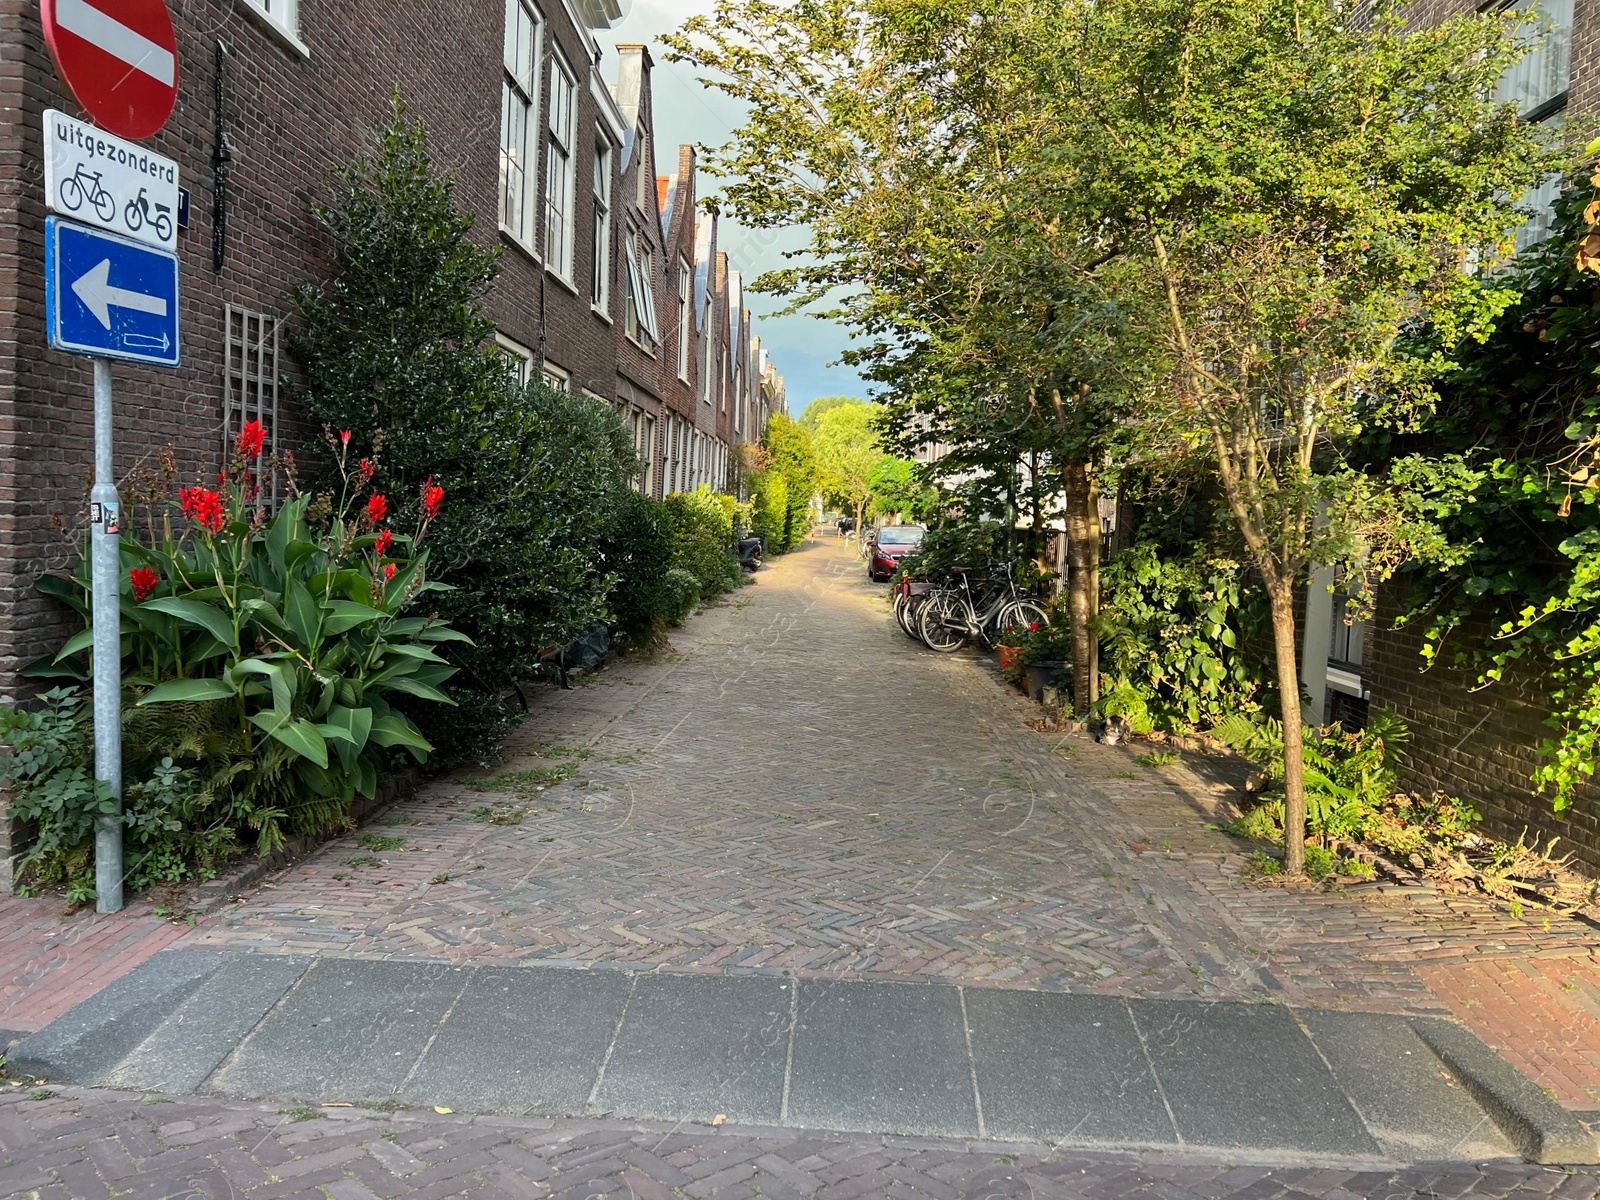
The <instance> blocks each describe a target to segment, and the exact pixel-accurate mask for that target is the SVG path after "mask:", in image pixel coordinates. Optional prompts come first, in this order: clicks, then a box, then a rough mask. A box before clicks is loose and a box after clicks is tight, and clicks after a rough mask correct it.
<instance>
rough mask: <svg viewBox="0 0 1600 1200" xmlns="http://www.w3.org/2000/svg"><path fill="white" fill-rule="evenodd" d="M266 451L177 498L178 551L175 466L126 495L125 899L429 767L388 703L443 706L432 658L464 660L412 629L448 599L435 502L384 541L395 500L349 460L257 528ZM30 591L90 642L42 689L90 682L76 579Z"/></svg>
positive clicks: (415, 735)
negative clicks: (408, 762)
mask: <svg viewBox="0 0 1600 1200" xmlns="http://www.w3.org/2000/svg"><path fill="white" fill-rule="evenodd" d="M263 436H264V431H263V430H262V429H261V428H260V426H259V425H258V424H255V423H251V425H249V426H247V427H246V428H245V430H244V431H242V432H241V434H240V437H239V442H238V445H237V446H236V447H235V452H234V457H233V461H232V463H231V465H230V468H229V470H228V471H227V472H225V473H224V477H223V480H222V486H221V490H220V491H211V490H209V489H206V488H201V487H196V488H185V489H183V490H182V491H181V493H180V497H181V503H182V509H183V512H184V514H185V517H186V518H187V519H186V520H185V519H181V518H180V523H179V524H178V532H177V533H174V532H173V521H172V520H171V513H170V510H168V509H167V508H166V507H165V506H166V504H167V502H168V500H169V495H168V493H167V492H166V491H165V490H163V488H164V487H165V486H166V483H170V477H171V476H173V475H175V474H176V471H175V468H174V469H173V470H171V471H169V472H168V473H167V474H166V475H164V476H163V479H164V480H166V483H159V482H158V483H157V484H153V485H151V490H148V491H146V492H145V493H144V494H142V495H138V494H131V495H130V504H129V506H128V516H129V532H128V533H127V534H125V535H124V537H123V538H122V541H121V553H122V561H123V566H124V569H125V570H124V574H123V579H122V587H123V589H124V592H123V597H122V602H121V604H122V651H123V664H122V677H123V684H124V687H125V688H126V689H127V692H128V701H127V703H126V704H125V706H124V707H125V708H131V709H132V712H130V713H129V715H128V717H127V719H126V720H127V724H128V727H129V728H128V731H127V742H128V745H127V747H126V753H125V758H126V759H127V761H128V762H130V763H133V764H136V765H138V770H139V772H141V774H139V775H135V776H134V777H135V778H143V779H144V780H145V782H142V783H140V784H138V785H135V786H134V787H131V788H130V789H129V791H128V797H127V799H128V813H129V821H130V830H131V840H132V841H133V843H134V844H135V845H136V846H143V847H145V852H144V853H145V857H146V858H148V860H149V863H148V865H147V866H146V867H145V868H143V874H139V873H138V871H136V872H135V873H134V874H133V875H132V876H130V878H131V880H132V882H134V884H135V886H138V884H139V883H140V881H142V880H148V879H151V878H156V877H168V878H170V877H175V874H176V873H181V871H182V870H183V869H184V868H183V864H184V863H185V862H192V863H195V864H197V865H201V866H204V865H205V864H208V863H209V862H210V861H211V860H213V859H215V858H216V857H217V856H218V855H219V854H222V853H226V852H227V851H228V850H229V849H231V847H232V843H233V841H234V839H235V838H237V837H239V836H240V835H241V834H242V832H243V830H244V829H245V828H249V829H251V830H253V831H254V833H255V838H256V844H257V846H258V848H259V849H260V850H261V851H262V852H269V851H271V850H274V849H276V848H277V847H279V846H281V845H282V844H283V841H284V838H285V836H286V834H288V833H316V832H321V831H323V830H325V829H328V828H330V827H333V826H335V825H338V824H339V823H341V822H343V821H344V820H345V819H346V817H347V814H348V813H349V811H350V809H351V807H352V805H353V803H354V801H355V797H356V796H357V795H362V796H372V795H374V794H376V790H377V785H378V780H379V777H380V775H381V774H382V773H383V772H384V771H385V770H386V769H387V767H388V765H389V760H390V758H391V756H392V755H393V754H394V753H395V752H397V751H401V750H404V751H406V752H409V753H410V755H411V756H412V757H413V758H414V759H415V760H416V761H418V762H421V761H423V760H424V759H426V757H427V756H428V753H429V752H430V750H431V749H432V747H431V745H430V744H429V742H428V741H427V739H426V738H425V737H424V736H423V735H422V734H421V732H420V731H419V730H418V729H417V727H416V725H415V724H414V723H413V721H412V720H411V719H410V718H409V717H408V716H407V715H406V714H405V713H404V712H403V711H401V709H399V708H398V707H397V706H396V702H397V701H399V700H401V699H402V698H405V699H416V700H427V701H435V702H439V703H444V704H447V703H448V696H447V695H446V694H445V693H444V692H443V691H442V690H441V688H442V686H443V685H444V684H445V683H446V681H448V680H449V679H450V677H451V676H452V675H454V674H455V669H454V668H453V667H451V666H450V665H449V664H447V663H446V662H445V661H444V660H443V659H442V658H441V657H440V655H439V653H438V648H439V647H440V646H443V645H446V644H466V639H465V638H464V636H463V635H462V634H461V633H459V632H457V631H456V630H454V629H452V628H451V627H450V625H449V624H448V623H447V622H445V621H443V620H441V619H440V618H439V616H438V615H437V614H436V613H431V612H430V613H426V614H425V615H410V613H409V612H408V610H411V609H414V608H418V607H421V606H422V602H423V601H424V599H425V598H428V597H430V596H432V595H434V594H439V593H442V592H444V591H445V590H446V589H445V587H444V585H442V584H440V583H437V582H434V581H432V580H430V579H429V578H428V557H429V552H428V550H427V549H425V548H424V542H425V541H426V538H427V534H428V531H429V526H430V524H431V519H432V515H433V514H434V513H435V512H436V511H442V510H441V509H440V505H441V504H442V503H443V497H442V496H441V495H439V494H437V493H434V494H431V495H429V496H422V497H419V498H418V500H417V502H416V504H415V508H416V510H417V511H416V512H415V513H414V514H413V515H412V521H411V523H412V525H413V528H414V529H415V530H416V532H415V534H414V535H404V534H401V535H396V534H395V532H394V530H393V529H392V528H389V527H388V526H387V524H386V521H387V514H388V510H389V507H390V502H389V500H388V498H387V497H384V496H382V495H381V494H379V493H375V492H369V485H370V478H371V471H370V469H369V468H368V467H365V466H363V467H357V468H355V469H353V470H350V469H347V462H346V457H345V456H344V455H341V458H340V460H339V464H338V465H339V470H340V473H341V481H340V482H341V489H340V493H339V496H338V499H337V501H335V500H334V499H333V498H332V497H331V496H330V495H323V496H320V497H315V498H313V497H312V496H310V495H307V494H305V493H295V494H293V495H292V496H291V498H290V499H289V500H288V501H287V502H286V503H285V504H284V505H283V506H282V507H281V508H279V509H278V511H277V512H275V513H273V514H271V515H270V516H268V515H267V514H266V513H265V512H264V511H262V510H261V509H259V508H257V507H256V501H257V498H258V496H259V489H260V481H259V478H258V475H257V470H256V464H255V457H254V449H255V448H259V439H260V438H261V437H263ZM393 507H394V508H395V509H396V510H398V509H400V507H401V502H398V501H397V502H395V504H394V506H393ZM352 509H355V510H357V511H358V512H359V515H355V514H354V513H352ZM141 510H142V511H143V513H144V519H143V521H141V520H140V512H141ZM158 511H159V514H160V516H161V520H160V522H159V526H158V523H157V520H156V516H157V512H158ZM141 525H142V526H143V528H144V530H145V532H146V534H147V536H148V537H150V539H151V540H150V541H149V542H148V543H145V542H141V541H140V540H139V538H138V536H137V531H138V530H139V529H140V527H141ZM158 529H159V532H158ZM38 586H39V588H40V590H41V591H44V592H45V593H46V594H49V595H52V596H55V597H57V598H59V599H61V600H63V601H65V602H66V603H67V604H69V605H71V606H72V607H73V608H75V609H76V610H77V612H78V613H79V615H80V616H81V617H82V618H83V619H84V622H85V626H86V628H85V629H84V630H83V631H82V632H81V633H79V634H78V635H76V636H75V637H73V638H71V639H70V640H69V641H68V642H67V644H66V645H65V646H64V647H63V648H62V649H61V651H60V653H59V654H58V655H56V657H55V659H54V660H53V661H52V662H51V663H48V664H40V665H36V669H37V671H38V672H39V673H54V674H61V673H63V672H71V673H76V674H78V675H80V676H83V677H87V673H88V663H87V661H86V658H87V652H88V648H89V645H90V642H91V637H92V635H91V632H90V630H89V629H88V628H87V624H88V615H89V581H88V565H87V562H85V561H80V562H79V564H78V566H77V569H76V571H75V573H74V575H73V577H72V578H70V579H66V578H60V577H56V576H45V577H42V578H41V579H40V580H39V581H38ZM174 763H178V764H181V768H180V767H176V766H174V765H173V764H174ZM56 773H58V774H59V775H60V780H61V785H62V786H64V787H68V788H73V787H76V786H77V785H76V783H75V782H74V781H75V780H76V779H77V776H78V769H77V768H69V767H68V766H67V765H65V764H61V765H60V766H59V770H58V772H56ZM202 810H204V811H203V812H202ZM80 825H81V823H80ZM80 825H74V826H72V827H71V833H72V836H74V837H80V835H81V833H82V828H80ZM59 828H61V829H63V830H65V829H67V827H66V826H60V827H59ZM169 835H170V836H169ZM52 836H53V835H52ZM80 843H81V844H83V845H84V846H85V847H86V845H87V843H86V842H83V841H82V839H81V837H80ZM42 844H43V843H42ZM163 847H165V848H163ZM50 852H51V853H57V854H65V853H66V851H65V850H63V849H61V848H60V847H56V848H55V849H52V850H51V851H50ZM86 852H87V851H86V850H85V853H86ZM163 856H164V857H163ZM158 859H159V860H161V861H164V862H165V865H164V866H159V867H158V866H157V865H156V863H157V860H158ZM69 874H70V872H69Z"/></svg>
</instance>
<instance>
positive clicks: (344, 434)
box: [339, 429, 350, 450]
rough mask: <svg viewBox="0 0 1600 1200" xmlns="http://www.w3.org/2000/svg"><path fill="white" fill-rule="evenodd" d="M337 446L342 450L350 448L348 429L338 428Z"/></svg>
mask: <svg viewBox="0 0 1600 1200" xmlns="http://www.w3.org/2000/svg"><path fill="white" fill-rule="evenodd" d="M339 447H340V449H343V450H348V449H350V431H349V430H348V429H341V430H339Z"/></svg>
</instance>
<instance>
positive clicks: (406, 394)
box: [292, 106, 638, 761]
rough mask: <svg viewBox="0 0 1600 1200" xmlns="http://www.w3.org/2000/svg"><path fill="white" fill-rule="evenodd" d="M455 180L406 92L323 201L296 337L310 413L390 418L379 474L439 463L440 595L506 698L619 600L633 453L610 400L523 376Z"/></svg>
mask: <svg viewBox="0 0 1600 1200" xmlns="http://www.w3.org/2000/svg"><path fill="white" fill-rule="evenodd" d="M453 190H454V185H453V182H452V181H451V179H450V178H449V177H448V176H447V175H444V174H442V173H440V172H437V171H436V170H435V169H434V167H433V164H432V162H431V161H430V159H429V156H428V152H427V144H426V139H425V136H424V133H423V130H422V128H421V126H420V125H418V124H416V123H414V122H410V121H407V120H406V119H405V118H404V116H403V114H402V113H401V111H400V110H399V108H398V106H397V107H396V111H395V113H394V116H393V118H392V120H391V121H390V122H389V123H388V124H387V126H386V127H384V128H383V129H381V130H380V131H379V137H378V145H377V148H376V150H375V152H374V153H373V155H372V156H371V157H370V158H367V159H363V160H362V161H360V162H358V163H356V164H354V165H353V166H351V167H349V168H347V169H345V170H343V171H341V172H340V173H339V175H338V176H337V178H336V180H335V182H334V185H333V188H332V195H331V196H330V198H329V200H328V202H327V203H325V204H321V205H318V206H317V207H316V208H315V215H316V218H317V221H318V223H319V225H320V226H321V227H322V229H323V230H324V232H325V233H326V235H327V238H328V241H329V243H330V248H331V251H332V255H333V258H334V260H335V263H336V265H337V268H338V274H337V276H336V278H335V279H334V281H333V282H332V283H330V284H328V285H326V286H323V287H313V286H307V287H303V288H301V289H300V290H299V291H298V292H297V293H296V302H297V304H298V306H299V309H300V312H301V314H302V315H303V317H304V319H305V328H304V331H303V333H301V334H300V335H299V336H297V337H296V338H295V339H294V341H293V343H292V345H293V349H294V352H295V354H296V356H297V357H298V358H299V359H300V360H301V361H302V362H303V363H304V364H305V367H306V378H307V386H306V388H305V391H304V393H303V394H302V396H301V400H302V402H303V403H304V405H305V406H306V408H307V410H308V411H309V412H310V413H311V415H312V416H313V417H314V418H315V419H317V420H319V421H322V422H325V423H327V425H329V426H330V427H331V428H333V429H335V430H352V431H353V432H354V433H355V435H356V437H357V438H358V439H361V440H363V441H365V440H367V439H374V440H376V439H377V438H378V436H379V434H380V431H381V435H382V439H383V447H384V456H383V460H382V463H381V465H380V468H379V474H378V477H377V483H378V485H379V486H380V487H383V488H385V489H387V490H390V491H393V492H395V493H397V494H409V493H415V492H416V490H417V489H418V488H420V487H422V486H423V485H424V483H425V481H427V480H428V479H430V478H431V479H432V480H433V481H434V482H435V483H436V484H438V485H440V486H442V487H443V488H444V489H445V490H446V492H447V493H449V494H450V496H451V498H452V503H451V505H450V507H449V508H448V510H447V511H446V512H444V513H443V514H441V516H440V519H439V521H438V523H437V525H436V527H435V529H434V531H433V540H434V546H433V551H434V570H435V571H436V573H437V574H438V575H439V577H440V578H441V579H444V580H447V581H449V582H450V583H451V584H453V585H454V588H455V590H454V591H453V592H451V593H449V594H448V595H447V596H444V597H441V598H440V600H439V608H440V612H441V614H442V615H443V616H445V617H446V618H448V619H449V620H450V621H452V622H453V623H454V624H455V625H456V626H457V627H459V628H460V629H461V630H462V631H464V632H465V633H466V634H467V635H468V636H469V637H470V638H471V639H472V643H473V644H472V645H467V644H461V645H459V646H456V647H453V648H452V650H451V661H452V663H454V664H455V665H457V666H459V667H462V668H464V674H463V675H462V677H461V678H460V679H459V680H458V682H457V692H458V694H459V691H460V690H463V689H467V688H472V689H475V690H477V691H479V692H481V693H483V694H484V695H485V696H487V697H492V698H494V701H495V702H497V701H498V697H499V695H500V694H501V692H502V691H503V690H504V689H505V688H507V687H508V686H510V685H511V684H513V683H515V682H517V681H518V680H520V679H522V678H526V677H527V676H529V675H531V674H533V673H534V672H535V671H536V670H537V669H538V666H539V662H540V656H541V653H542V652H543V651H544V650H546V649H547V648H549V647H551V646H560V645H564V644H566V643H568V642H570V641H572V640H574V639H575V638H577V637H579V636H581V635H582V634H583V633H585V632H587V631H588V630H589V629H590V628H592V627H593V626H594V625H595V624H597V623H599V622H601V621H605V620H606V619H607V618H608V617H609V615H610V612H609V608H608V601H609V599H610V598H611V597H612V595H613V592H614V584H615V582H616V581H615V576H614V574H613V572H612V570H611V568H610V567H609V566H608V565H607V561H608V560H607V557H606V554H605V548H606V542H607V537H608V535H609V534H610V533H611V532H612V531H613V528H614V527H613V521H612V514H613V512H614V510H615V509H616V508H617V506H619V505H621V504H623V503H627V501H626V498H625V497H626V494H627V493H628V491H629V487H628V484H629V481H630V480H631V479H632V477H633V475H634V474H635V473H636V471H637V467H638V464H637V460H636V457H635V455H634V452H633V449H632V442H631V439H630V437H629V434H628V431H627V430H626V428H625V427H624V426H623V423H622V421H621V418H620V417H618V416H617V415H616V414H614V413H613V412H611V411H610V410H609V409H608V408H607V407H606V406H605V405H603V404H601V403H599V402H598V401H595V400H593V399H591V398H589V397H587V396H582V395H573V394H568V393H566V392H560V391H556V390H555V389H552V388H549V387H546V386H544V385H543V384H542V383H535V384H531V385H529V386H526V387H522V386H518V385H516V384H515V383H514V382H513V379H512V376H511V373H510V364H509V360H508V359H507V358H506V357H505V356H504V355H503V354H502V353H501V352H500V351H499V349H498V348H497V347H496V345H495V343H494V341H493V335H494V323H493V321H492V320H491V319H490V317H489V315H488V313H487V311H486V309H485V307H484V302H485V298H486V296H487V294H488V292H489V289H490V287H491V285H492V284H493V282H494V280H495V277H496V275H497V273H498V270H499V266H498V262H497V252H496V251H495V250H493V249H490V248H486V247H484V246H481V245H480V244H478V243H477V242H476V241H474V240H473V239H472V237H471V229H472V219H471V218H470V217H469V216H467V215H465V214H464V213H462V212H460V211H459V210H458V209H457V208H456V206H455V203H454V196H453ZM332 451H333V452H334V453H336V452H337V446H333V447H332ZM329 465H330V466H331V456H330V461H329ZM485 706H486V707H491V708H492V707H493V703H491V702H485ZM413 707H414V711H415V712H416V714H417V715H418V717H419V718H420V719H422V720H424V721H427V722H429V725H428V732H429V734H430V736H431V737H433V738H434V739H435V740H436V741H438V742H439V743H440V745H441V748H442V749H443V750H444V751H445V752H446V756H447V757H449V758H451V759H453V760H458V761H459V760H469V761H470V760H475V759H481V758H482V757H483V753H484V745H483V739H482V738H481V737H475V736H471V730H470V728H467V729H464V728H463V726H462V723H461V722H459V721H451V720H449V719H448V718H447V719H446V720H445V721H444V722H443V723H440V722H439V721H438V717H439V713H438V711H437V710H436V709H431V708H428V707H426V706H422V705H416V706H413ZM462 732H466V733H467V734H468V735H469V736H468V738H467V739H466V741H465V742H463V741H462V740H461V738H460V734H461V733H462Z"/></svg>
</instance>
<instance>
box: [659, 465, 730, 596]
mask: <svg viewBox="0 0 1600 1200" xmlns="http://www.w3.org/2000/svg"><path fill="white" fill-rule="evenodd" d="M666 503H667V508H668V510H669V511H670V512H671V514H672V529H673V537H674V541H675V543H676V544H675V549H674V554H673V564H674V565H675V566H679V567H682V568H683V569H684V570H686V571H688V572H689V573H690V574H691V575H693V576H694V577H695V580H696V581H697V582H698V584H699V586H700V595H701V596H703V597H710V596H717V595H721V594H722V593H723V592H724V591H726V590H727V586H728V568H727V562H728V547H729V545H730V544H731V543H732V541H733V513H732V512H731V511H730V510H729V509H728V508H727V507H726V506H724V504H723V503H722V499H721V497H719V496H718V495H717V493H715V492H713V491H712V490H711V489H710V488H709V487H707V486H706V485H705V484H701V485H700V487H699V488H698V489H696V490H695V491H692V492H678V493H676V494H675V495H671V496H668V497H667V501H666Z"/></svg>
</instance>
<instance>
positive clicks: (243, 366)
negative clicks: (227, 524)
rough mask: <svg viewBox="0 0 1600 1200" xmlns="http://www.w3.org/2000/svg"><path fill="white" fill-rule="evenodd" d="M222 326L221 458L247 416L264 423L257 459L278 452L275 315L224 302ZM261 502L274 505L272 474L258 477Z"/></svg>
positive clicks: (230, 448)
mask: <svg viewBox="0 0 1600 1200" xmlns="http://www.w3.org/2000/svg"><path fill="white" fill-rule="evenodd" d="M225 317H226V323H227V327H228V334H227V345H226V347H225V353H226V358H225V360H224V361H225V362H226V363H227V369H226V370H225V371H224V372H223V376H222V445H223V459H224V461H226V459H227V457H228V455H230V454H232V453H233V443H234V439H235V438H237V437H238V436H239V431H240V430H241V429H243V428H244V427H245V425H246V424H247V423H248V422H250V421H260V422H261V423H262V424H263V425H265V426H266V428H267V438H268V441H267V442H266V444H265V445H264V446H263V447H262V450H261V454H262V458H263V460H267V461H270V460H271V459H272V458H273V456H275V455H276V454H277V453H278V318H277V317H274V316H269V315H268V314H266V313H258V312H251V311H250V310H249V309H245V308H239V307H238V306H237V305H233V304H230V305H228V306H227V308H226V310H225ZM261 502H262V503H263V504H265V505H267V506H268V507H269V508H273V509H276V508H277V507H278V473H277V471H276V470H274V471H273V472H272V480H271V482H270V483H268V482H267V481H265V480H263V482H262V497H261Z"/></svg>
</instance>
